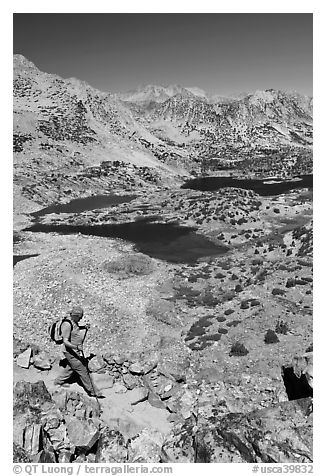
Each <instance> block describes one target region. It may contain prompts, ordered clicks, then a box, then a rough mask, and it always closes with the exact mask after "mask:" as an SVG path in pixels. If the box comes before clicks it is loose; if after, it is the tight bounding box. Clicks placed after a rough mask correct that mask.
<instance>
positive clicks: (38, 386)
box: [14, 380, 53, 415]
mask: <svg viewBox="0 0 326 476" xmlns="http://www.w3.org/2000/svg"><path fill="white" fill-rule="evenodd" d="M51 405H52V406H53V401H52V398H51V395H50V393H49V392H48V390H47V388H46V386H45V383H44V382H43V380H40V381H38V382H35V383H30V382H25V381H19V382H17V383H16V384H15V386H14V415H15V414H16V413H24V414H26V412H28V411H32V412H36V413H38V414H39V413H40V411H41V410H44V409H49V407H50V406H51Z"/></svg>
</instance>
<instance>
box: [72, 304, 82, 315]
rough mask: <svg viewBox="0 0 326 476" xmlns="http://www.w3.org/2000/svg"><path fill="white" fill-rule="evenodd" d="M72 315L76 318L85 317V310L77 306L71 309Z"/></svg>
mask: <svg viewBox="0 0 326 476" xmlns="http://www.w3.org/2000/svg"><path fill="white" fill-rule="evenodd" d="M70 315H71V316H75V317H83V315H84V309H83V308H82V307H80V306H75V307H73V308H72V309H71V311H70Z"/></svg>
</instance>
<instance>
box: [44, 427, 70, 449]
mask: <svg viewBox="0 0 326 476" xmlns="http://www.w3.org/2000/svg"><path fill="white" fill-rule="evenodd" d="M46 433H47V436H48V438H49V440H50V442H51V445H52V447H53V449H54V450H55V451H61V450H64V449H65V448H66V447H67V446H69V441H68V439H67V428H66V425H64V424H63V423H61V424H60V425H59V426H58V427H57V428H48V429H47V431H46Z"/></svg>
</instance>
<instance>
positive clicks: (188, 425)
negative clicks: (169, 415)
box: [161, 420, 195, 463]
mask: <svg viewBox="0 0 326 476" xmlns="http://www.w3.org/2000/svg"><path fill="white" fill-rule="evenodd" d="M193 427H194V422H190V420H187V422H185V423H184V425H182V426H181V425H180V424H179V425H176V426H175V427H174V429H173V430H172V432H171V433H170V434H169V435H168V436H167V437H166V439H165V440H164V442H163V445H162V448H161V461H162V463H194V462H195V449H194V435H193Z"/></svg>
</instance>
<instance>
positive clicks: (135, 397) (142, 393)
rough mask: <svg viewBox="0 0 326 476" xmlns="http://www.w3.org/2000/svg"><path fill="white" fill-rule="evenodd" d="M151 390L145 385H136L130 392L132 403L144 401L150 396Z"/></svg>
mask: <svg viewBox="0 0 326 476" xmlns="http://www.w3.org/2000/svg"><path fill="white" fill-rule="evenodd" d="M148 393H149V390H148V388H145V387H136V388H134V389H133V390H131V391H130V392H128V397H129V399H130V404H131V405H136V404H137V403H139V402H143V401H144V400H146V399H147V397H148Z"/></svg>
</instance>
